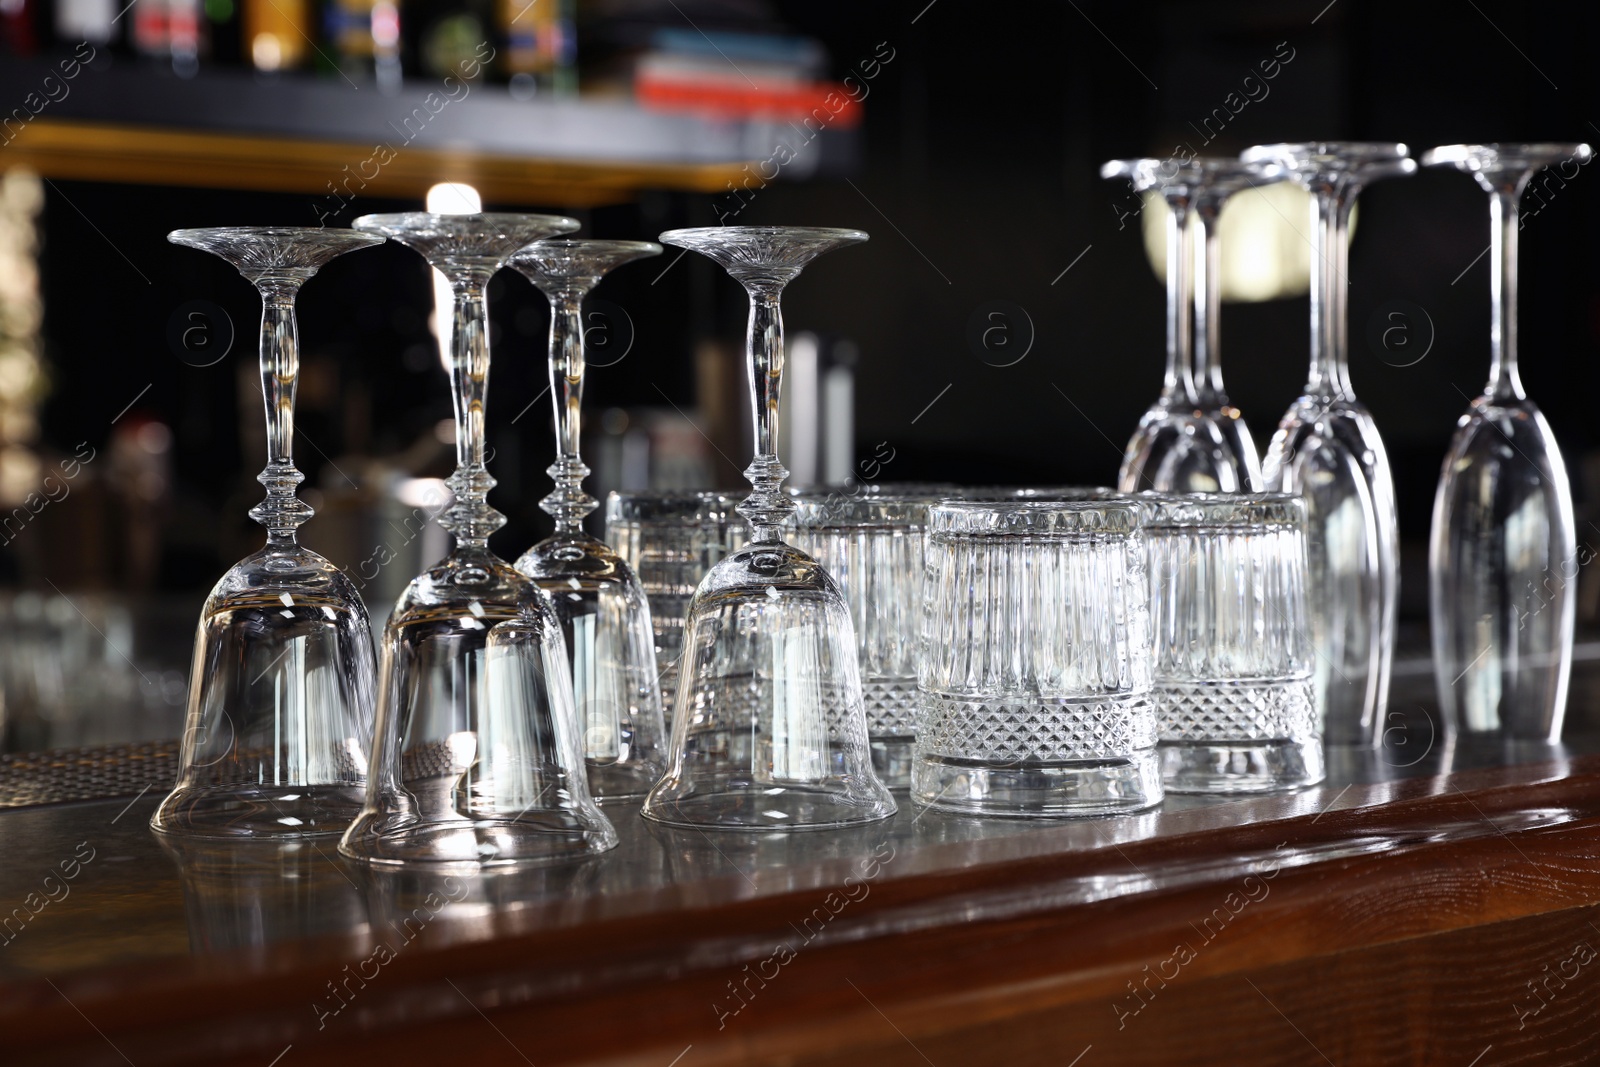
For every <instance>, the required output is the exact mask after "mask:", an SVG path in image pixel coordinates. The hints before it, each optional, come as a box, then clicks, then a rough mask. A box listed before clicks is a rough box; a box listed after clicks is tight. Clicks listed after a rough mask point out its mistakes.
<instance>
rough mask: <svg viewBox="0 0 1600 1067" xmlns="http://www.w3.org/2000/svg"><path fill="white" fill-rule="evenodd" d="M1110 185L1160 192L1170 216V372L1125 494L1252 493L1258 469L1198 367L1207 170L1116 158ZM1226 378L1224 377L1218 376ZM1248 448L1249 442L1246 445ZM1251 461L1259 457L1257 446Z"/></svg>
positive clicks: (1139, 442) (1127, 459) (1136, 436)
mask: <svg viewBox="0 0 1600 1067" xmlns="http://www.w3.org/2000/svg"><path fill="white" fill-rule="evenodd" d="M1100 176H1101V177H1103V178H1126V179H1127V180H1128V183H1129V185H1130V186H1132V188H1133V189H1134V191H1136V192H1140V193H1143V192H1146V191H1148V190H1155V191H1156V192H1157V193H1158V194H1159V195H1160V196H1161V198H1162V199H1163V200H1165V201H1166V204H1167V207H1168V208H1169V211H1168V215H1167V371H1166V376H1165V378H1164V379H1163V380H1162V384H1161V395H1160V396H1159V397H1158V398H1157V399H1156V402H1155V403H1154V404H1152V405H1151V406H1150V409H1149V410H1148V411H1146V412H1145V413H1144V416H1143V417H1142V418H1141V419H1140V420H1139V427H1138V429H1136V430H1135V431H1134V433H1133V437H1132V438H1131V439H1130V440H1129V441H1128V447H1127V450H1126V451H1125V452H1124V453H1123V456H1122V468H1121V470H1119V471H1118V472H1117V488H1118V489H1119V490H1121V491H1122V492H1124V493H1133V492H1138V491H1139V490H1141V489H1155V490H1160V491H1162V492H1172V493H1218V492H1220V493H1233V492H1238V491H1239V490H1240V489H1241V488H1244V489H1249V488H1250V486H1251V483H1250V480H1249V479H1250V476H1251V473H1252V471H1251V468H1250V466H1248V465H1247V462H1246V460H1245V459H1244V458H1243V457H1242V456H1241V455H1239V454H1238V448H1239V442H1240V440H1241V439H1240V438H1239V436H1238V434H1237V433H1236V432H1235V431H1234V430H1233V429H1232V428H1231V427H1229V428H1228V429H1226V430H1225V429H1224V426H1223V423H1224V422H1228V423H1231V422H1233V421H1235V420H1233V419H1232V418H1231V417H1228V416H1225V415H1222V414H1220V412H1219V411H1218V410H1213V408H1215V407H1216V405H1208V404H1207V403H1206V399H1205V398H1204V397H1202V395H1201V391H1200V388H1199V385H1198V383H1197V382H1196V379H1195V365H1194V321H1193V314H1192V309H1193V303H1194V267H1195V257H1194V238H1193V235H1192V233H1191V231H1190V228H1189V219H1190V215H1191V212H1192V211H1193V209H1194V206H1195V200H1196V197H1197V195H1198V194H1199V192H1200V190H1201V189H1202V188H1203V187H1204V185H1205V183H1206V173H1205V168H1204V167H1202V166H1200V165H1199V164H1198V163H1197V162H1196V161H1193V160H1188V161H1180V160H1178V159H1114V160H1112V161H1110V162H1109V163H1107V164H1105V165H1104V166H1103V167H1101V168H1100ZM1219 373H1220V372H1219ZM1243 440H1244V441H1245V442H1248V440H1249V439H1248V437H1246V438H1243ZM1249 457H1250V461H1253V460H1254V458H1255V448H1254V446H1253V445H1252V446H1251V447H1250V452H1249Z"/></svg>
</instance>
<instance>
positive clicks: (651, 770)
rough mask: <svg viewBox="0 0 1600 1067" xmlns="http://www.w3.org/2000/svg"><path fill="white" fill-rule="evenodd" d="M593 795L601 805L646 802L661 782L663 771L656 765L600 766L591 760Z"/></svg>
mask: <svg viewBox="0 0 1600 1067" xmlns="http://www.w3.org/2000/svg"><path fill="white" fill-rule="evenodd" d="M585 769H586V770H587V771H588V774H589V795H590V796H592V797H593V798H594V799H595V800H596V801H597V802H598V803H602V804H609V803H611V802H613V801H618V800H625V801H630V802H631V801H637V800H642V799H644V796H645V794H646V793H648V792H650V787H651V786H653V785H655V784H656V783H657V782H659V781H660V780H661V767H660V765H659V764H656V763H654V762H650V763H639V762H632V761H630V762H627V763H597V762H596V761H594V760H588V761H587V762H586V763H585Z"/></svg>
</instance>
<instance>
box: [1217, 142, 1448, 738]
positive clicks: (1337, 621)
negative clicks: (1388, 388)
mask: <svg viewBox="0 0 1600 1067" xmlns="http://www.w3.org/2000/svg"><path fill="white" fill-rule="evenodd" d="M1243 158H1244V159H1245V160H1247V161H1253V162H1259V163H1264V164H1272V165H1275V166H1278V167H1280V168H1282V170H1283V172H1284V174H1285V175H1286V176H1287V177H1289V178H1291V179H1292V180H1294V181H1295V182H1298V183H1299V184H1300V185H1301V186H1303V187H1305V188H1306V189H1308V190H1309V191H1310V192H1311V194H1312V195H1311V368H1310V371H1309V373H1308V375H1307V377H1306V384H1305V389H1304V391H1303V392H1302V394H1301V396H1300V397H1299V398H1298V399H1297V400H1295V402H1294V403H1293V404H1291V405H1290V406H1289V410H1288V411H1287V412H1286V413H1285V414H1284V416H1283V419H1282V421H1280V422H1279V423H1278V430H1277V433H1275V434H1274V435H1273V438H1272V443H1271V444H1270V445H1269V446H1268V448H1267V454H1266V458H1265V460H1264V461H1263V462H1262V475H1263V476H1264V477H1265V478H1266V482H1267V488H1268V489H1272V490H1278V491H1282V492H1288V493H1299V494H1300V495H1301V496H1304V497H1305V499H1306V507H1307V525H1306V544H1307V548H1308V562H1309V565H1310V570H1309V571H1308V574H1307V578H1308V588H1309V589H1310V590H1311V632H1312V636H1313V638H1314V640H1315V642H1316V655H1317V662H1316V680H1317V703H1318V706H1319V707H1320V708H1321V709H1322V728H1323V733H1322V736H1323V740H1324V741H1325V742H1326V743H1327V744H1329V745H1353V746H1357V747H1361V748H1375V747H1377V746H1378V745H1379V744H1380V743H1381V742H1382V739H1383V730H1382V723H1383V722H1384V721H1385V719H1384V715H1385V712H1386V710H1387V707H1388V703H1389V670H1390V664H1391V662H1392V660H1393V657H1394V626H1395V607H1396V605H1397V604H1398V602H1399V596H1400V539H1399V522H1398V519H1397V517H1396V515H1395V497H1394V478H1393V476H1392V475H1391V474H1390V473H1389V457H1388V454H1387V453H1386V452H1385V451H1384V447H1383V439H1382V438H1380V437H1379V436H1378V427H1377V426H1376V425H1375V424H1374V423H1373V421H1372V415H1371V414H1370V413H1369V412H1368V411H1367V408H1366V405H1364V404H1362V403H1361V401H1359V400H1357V399H1356V395H1355V390H1354V389H1352V388H1351V385H1350V367H1349V361H1348V355H1349V342H1348V335H1349V329H1348V327H1349V323H1348V322H1347V321H1346V320H1347V317H1348V316H1347V311H1346V295H1347V294H1346V289H1347V287H1348V286H1349V273H1350V272H1349V266H1350V212H1351V211H1352V210H1353V209H1354V208H1355V205H1356V197H1357V196H1358V195H1360V192H1361V189H1362V187H1363V186H1365V185H1368V184H1370V183H1372V182H1374V181H1378V180H1379V179H1382V178H1390V177H1395V176H1398V175H1402V174H1411V173H1413V172H1414V171H1415V170H1416V169H1417V164H1416V161H1415V160H1413V159H1410V158H1408V156H1407V149H1406V146H1405V145H1403V144H1366V143H1352V142H1319V143H1314V144H1276V145H1259V146H1257V147H1255V148H1251V149H1248V150H1247V151H1246V152H1245V153H1244V157H1243Z"/></svg>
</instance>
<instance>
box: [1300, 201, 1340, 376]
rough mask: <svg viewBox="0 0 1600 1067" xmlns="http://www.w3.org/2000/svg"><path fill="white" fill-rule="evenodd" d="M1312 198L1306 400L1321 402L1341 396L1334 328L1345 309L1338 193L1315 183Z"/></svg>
mask: <svg viewBox="0 0 1600 1067" xmlns="http://www.w3.org/2000/svg"><path fill="white" fill-rule="evenodd" d="M1311 192H1312V198H1311V367H1310V369H1309V371H1308V372H1307V374H1306V387H1305V393H1306V395H1307V396H1312V397H1318V398H1321V399H1324V400H1335V399H1339V398H1341V397H1342V396H1343V395H1344V392H1345V390H1344V377H1345V374H1344V371H1343V363H1344V358H1343V355H1342V354H1341V352H1340V349H1339V334H1338V330H1337V329H1336V328H1335V324H1336V323H1337V321H1338V319H1339V318H1340V316H1341V315H1342V314H1343V308H1344V300H1343V296H1344V290H1343V284H1342V281H1341V279H1342V278H1343V277H1344V266H1343V263H1342V262H1341V258H1342V257H1341V256H1340V254H1339V247H1340V245H1341V243H1342V242H1341V239H1340V227H1339V215H1340V204H1339V194H1338V189H1337V187H1336V186H1335V185H1333V184H1332V183H1324V182H1320V181H1319V182H1318V183H1316V184H1315V185H1313V187H1312V190H1311Z"/></svg>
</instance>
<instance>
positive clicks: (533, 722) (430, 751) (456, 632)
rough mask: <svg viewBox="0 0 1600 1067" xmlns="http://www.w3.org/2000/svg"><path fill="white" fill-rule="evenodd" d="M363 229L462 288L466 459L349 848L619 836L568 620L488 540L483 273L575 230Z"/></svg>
mask: <svg viewBox="0 0 1600 1067" xmlns="http://www.w3.org/2000/svg"><path fill="white" fill-rule="evenodd" d="M355 227H356V228H357V229H359V230H365V231H369V232H372V233H379V234H383V235H385V236H387V237H392V238H393V239H395V240H396V241H398V242H400V243H401V244H404V245H406V246H407V247H409V248H411V249H412V250H414V251H416V252H418V253H420V254H421V255H422V256H424V257H425V258H426V259H427V260H428V262H429V263H431V264H432V265H433V266H434V267H436V268H438V269H439V270H440V271H441V272H442V273H443V274H444V275H445V277H446V278H448V279H449V281H450V287H451V290H452V292H453V295H454V313H453V327H452V330H451V334H450V339H451V345H450V384H451V387H452V389H453V391H454V401H455V418H456V460H457V467H456V471H455V473H454V474H452V475H451V476H450V479H449V482H448V484H449V486H450V488H451V491H452V492H453V494H454V497H455V499H454V501H453V502H452V504H451V506H450V507H449V508H448V509H447V510H445V511H444V512H443V513H442V515H441V516H440V521H441V524H442V525H443V526H444V527H445V528H446V529H447V530H449V531H450V532H451V533H452V534H454V535H455V547H454V548H453V549H452V550H451V552H450V554H449V555H447V556H446V557H445V558H444V559H442V560H440V561H439V562H438V563H436V564H434V565H433V566H432V567H430V568H429V569H428V570H427V571H425V572H423V573H422V574H421V575H420V576H418V577H417V578H415V579H414V580H413V581H412V582H411V584H410V585H408V586H407V587H406V590H405V592H404V593H402V594H401V596H400V600H399V602H398V603H397V604H396V605H395V608H394V612H393V614H391V615H390V617H389V624H388V626H387V627H386V628H385V630H384V635H383V658H382V663H381V670H380V677H379V684H378V714H377V722H376V726H375V734H376V742H375V744H374V746H373V758H372V771H371V774H370V775H369V778H370V780H369V782H368V787H367V802H366V806H365V807H364V808H363V809H362V811H361V814H360V816H359V817H358V818H357V819H356V820H355V822H354V823H352V824H351V826H350V829H349V830H348V831H347V832H346V834H345V836H344V839H343V840H342V841H341V842H340V844H339V850H340V851H341V852H342V853H344V854H345V855H347V856H350V857H351V858H352V859H358V860H363V861H366V862H370V863H376V864H389V865H398V864H405V863H445V864H460V865H497V864H504V863H514V862H519V861H541V860H549V859H559V858H566V857H571V858H577V857H581V856H586V855H592V854H594V853H596V852H601V851H604V850H605V849H608V848H610V847H612V846H613V845H615V844H616V840H617V837H616V830H615V829H614V828H613V827H612V826H611V824H610V823H609V822H608V821H607V820H606V818H605V816H604V815H602V814H601V813H600V810H599V808H597V807H596V806H595V804H594V801H593V800H592V799H591V798H590V796H589V789H588V784H587V782H586V780H585V776H584V773H583V756H582V751H581V747H580V745H581V741H580V738H579V736H578V726H577V712H576V709H575V707H574V701H573V693H572V678H571V675H570V674H569V673H568V668H567V655H566V649H565V646H564V643H563V641H562V637H561V625H560V622H559V620H557V618H556V616H555V613H554V612H553V611H552V610H551V607H550V603H549V600H548V598H547V597H546V596H545V595H544V593H542V592H541V591H540V590H539V589H538V587H537V586H535V585H534V584H533V583H532V582H530V581H529V580H528V579H527V578H526V577H524V576H523V575H522V574H520V573H518V572H517V571H516V570H515V569H514V568H512V567H511V566H510V565H508V564H507V563H506V562H505V561H503V560H502V559H500V557H499V556H497V555H495V554H494V553H493V552H492V551H490V549H489V535H490V534H492V533H493V532H494V531H495V530H497V529H499V528H500V527H501V526H502V525H504V523H505V518H504V516H502V515H501V514H500V513H499V512H498V511H496V510H495V509H494V508H492V507H490V506H489V503H488V501H487V499H486V497H487V495H488V492H489V490H490V489H491V488H493V487H494V484H495V482H494V479H493V478H492V477H490V475H489V472H488V470H487V469H486V468H485V466H484V404H485V400H486V395H487V391H488V385H489V336H488V326H489V315H488V303H487V298H486V296H485V290H486V288H487V286H488V283H489V278H490V276H491V275H493V274H494V273H495V271H497V270H499V269H500V267H501V266H503V265H504V264H505V262H506V260H507V259H508V258H509V257H510V255H511V253H512V252H515V251H516V250H517V249H518V248H521V247H522V246H524V245H526V244H529V243H531V242H533V241H535V240H539V239H541V238H544V237H552V236H555V235H557V234H561V233H570V232H571V231H572V230H575V229H577V228H578V224H577V223H576V222H574V221H573V220H572V219H568V218H561V217H559V216H549V215H514V214H476V215H435V214H427V213H422V212H415V213H409V214H399V215H366V216H363V217H361V218H359V219H357V220H356V221H355Z"/></svg>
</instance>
